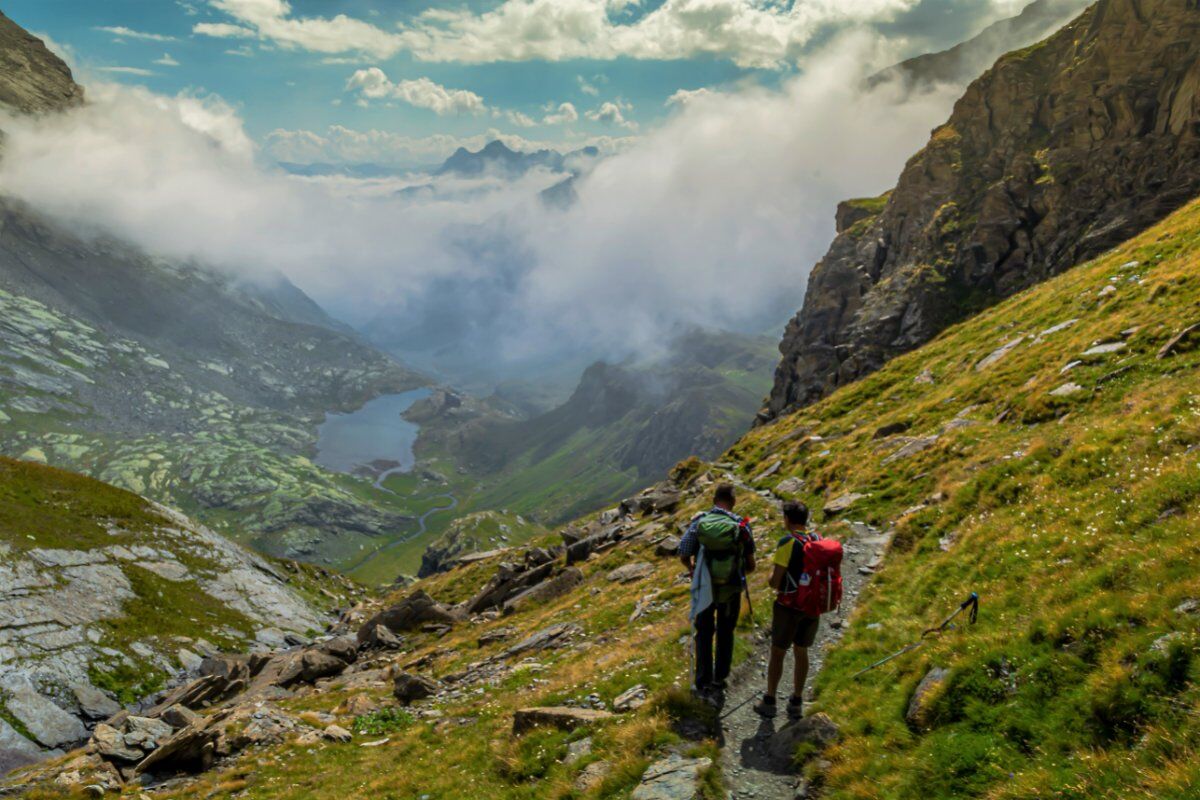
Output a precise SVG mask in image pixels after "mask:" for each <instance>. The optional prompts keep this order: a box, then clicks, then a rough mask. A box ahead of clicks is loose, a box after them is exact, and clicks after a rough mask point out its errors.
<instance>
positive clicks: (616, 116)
mask: <svg viewBox="0 0 1200 800" xmlns="http://www.w3.org/2000/svg"><path fill="white" fill-rule="evenodd" d="M632 110H633V106H631V105H629V104H628V103H625V102H622V101H620V100H617V101H616V102H612V101H606V102H604V103H601V104H600V105H599V107H597V108H593V109H592V110H591V111H589V112H587V114H586V115H585V116H587V118H588V119H590V120H591V121H592V122H601V123H604V124H606V125H615V126H617V127H618V128H626V129H628V130H631V131H636V130H637V128H638V124H637V123H636V122H634V121H633V120H628V119H625V114H626V113H627V112H629V111H632Z"/></svg>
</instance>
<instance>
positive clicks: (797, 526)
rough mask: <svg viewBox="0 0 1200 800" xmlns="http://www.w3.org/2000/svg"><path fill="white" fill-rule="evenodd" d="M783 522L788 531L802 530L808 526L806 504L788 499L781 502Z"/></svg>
mask: <svg viewBox="0 0 1200 800" xmlns="http://www.w3.org/2000/svg"><path fill="white" fill-rule="evenodd" d="M783 524H784V525H786V526H787V529H788V530H789V531H799V530H804V529H805V528H807V527H808V506H806V505H804V503H801V502H799V501H798V500H789V501H787V502H786V503H784V504H783Z"/></svg>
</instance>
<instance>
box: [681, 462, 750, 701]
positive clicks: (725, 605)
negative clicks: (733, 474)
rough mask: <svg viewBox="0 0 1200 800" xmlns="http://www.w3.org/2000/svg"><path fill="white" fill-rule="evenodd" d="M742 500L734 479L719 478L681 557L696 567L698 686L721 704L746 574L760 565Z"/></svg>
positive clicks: (689, 532)
mask: <svg viewBox="0 0 1200 800" xmlns="http://www.w3.org/2000/svg"><path fill="white" fill-rule="evenodd" d="M736 502H737V498H736V497H735V495H734V489H733V485H732V484H729V483H722V484H719V485H718V486H717V488H716V490H715V491H714V492H713V508H712V510H711V511H708V512H706V513H703V514H698V515H697V516H696V517H695V518H694V519H693V520H692V523H691V525H689V526H688V529H687V531H686V532H685V533H684V534H683V538H682V539H680V541H679V557H680V560H682V561H683V564H684V566H686V567H687V568H688V570H689V572H691V573H692V610H691V618H692V623H693V625H694V627H695V634H696V636H695V653H694V657H695V667H694V670H693V672H694V674H693V689H694V691H695V692H696V694H697V695H699V696H701V697H703V698H706V699H708V700H711V701H713V702H715V703H716V704H717V705H720V703H721V702H722V700H723V696H724V692H725V682H726V680H727V679H728V678H729V671H730V668H731V667H732V665H733V640H734V628H736V627H737V621H738V616H739V615H740V614H741V610H742V592H743V591H744V590H745V587H746V575H748V574H749V573H751V572H753V571H754V535H753V533H752V532H751V531H750V522H749V520H747V519H743V518H742V517H739V516H738V515H737V514H735V513H733V507H734V505H735V504H736ZM714 638H715V639H716V651H715V653H714V650H713V639H714Z"/></svg>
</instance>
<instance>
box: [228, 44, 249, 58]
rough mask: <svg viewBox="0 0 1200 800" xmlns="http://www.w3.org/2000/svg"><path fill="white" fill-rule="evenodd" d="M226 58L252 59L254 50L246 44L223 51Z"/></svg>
mask: <svg viewBox="0 0 1200 800" xmlns="http://www.w3.org/2000/svg"><path fill="white" fill-rule="evenodd" d="M225 55H227V56H238V57H239V58H254V48H253V47H251V46H250V45H248V44H244V45H242V46H241V47H232V48H230V49H228V50H226V51H225Z"/></svg>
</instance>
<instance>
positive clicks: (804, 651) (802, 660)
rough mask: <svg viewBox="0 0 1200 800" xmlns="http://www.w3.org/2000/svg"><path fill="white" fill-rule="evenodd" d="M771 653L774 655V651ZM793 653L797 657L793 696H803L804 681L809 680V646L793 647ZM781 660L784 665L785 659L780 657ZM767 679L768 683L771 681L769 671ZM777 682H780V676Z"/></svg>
mask: <svg viewBox="0 0 1200 800" xmlns="http://www.w3.org/2000/svg"><path fill="white" fill-rule="evenodd" d="M771 655H772V656H774V653H772V654H771ZM792 655H794V656H795V657H796V671H795V673H794V678H795V688H794V690H793V692H792V696H793V697H803V696H804V682H805V681H806V680H808V648H807V647H793V648H792ZM779 662H780V666H781V667H782V664H783V659H782V658H780V659H779ZM767 681H768V683H769V682H770V674H769V673H768V678H767ZM776 682H777V683H778V678H777V679H776Z"/></svg>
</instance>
